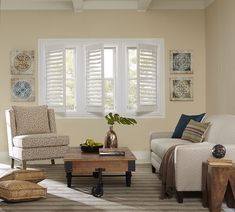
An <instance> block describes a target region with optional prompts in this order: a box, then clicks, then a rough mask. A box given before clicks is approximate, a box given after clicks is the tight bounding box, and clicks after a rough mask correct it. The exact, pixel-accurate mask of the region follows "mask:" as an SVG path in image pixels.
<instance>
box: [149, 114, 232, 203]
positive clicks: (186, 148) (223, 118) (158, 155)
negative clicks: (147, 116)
mask: <svg viewBox="0 0 235 212" xmlns="http://www.w3.org/2000/svg"><path fill="white" fill-rule="evenodd" d="M205 122H210V123H211V125H210V128H209V130H208V132H207V135H206V138H205V141H204V142H203V143H192V142H190V141H186V140H182V139H175V138H171V135H172V133H170V132H167V133H159V132H158V133H156V132H155V133H151V135H150V147H151V163H152V171H153V172H155V171H157V172H158V171H159V167H160V164H161V160H162V158H163V156H164V154H165V153H166V151H167V150H168V148H169V147H171V146H173V145H176V144H184V145H179V146H177V147H176V148H175V152H174V153H175V184H176V194H177V200H178V202H180V203H182V202H183V192H184V191H201V184H202V182H201V175H202V162H203V161H206V160H207V159H208V157H210V156H212V154H211V149H212V148H213V146H214V145H215V144H222V145H224V146H225V147H226V155H225V158H229V159H232V160H233V161H235V115H212V116H208V117H207V118H206V119H205Z"/></svg>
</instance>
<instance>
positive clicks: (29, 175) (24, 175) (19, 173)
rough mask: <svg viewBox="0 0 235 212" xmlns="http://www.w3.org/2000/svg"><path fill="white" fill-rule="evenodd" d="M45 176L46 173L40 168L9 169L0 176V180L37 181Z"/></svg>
mask: <svg viewBox="0 0 235 212" xmlns="http://www.w3.org/2000/svg"><path fill="white" fill-rule="evenodd" d="M46 177H47V173H46V171H44V170H42V169H29V168H28V169H27V170H26V169H16V170H14V169H13V170H12V169H11V170H9V171H7V172H5V173H3V174H2V175H1V176H0V182H2V181H6V180H24V181H30V182H33V183H38V182H40V181H42V180H44V179H46Z"/></svg>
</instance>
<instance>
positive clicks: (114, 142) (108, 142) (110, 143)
mask: <svg viewBox="0 0 235 212" xmlns="http://www.w3.org/2000/svg"><path fill="white" fill-rule="evenodd" d="M105 119H106V120H107V123H108V124H109V125H110V127H109V131H108V132H107V136H106V138H105V143H104V146H105V148H117V147H118V139H117V134H116V133H115V132H114V130H113V125H114V124H115V123H118V124H123V125H134V124H137V122H136V120H135V119H133V118H126V117H121V116H119V114H117V113H115V114H114V115H113V114H112V113H109V114H108V115H106V116H105Z"/></svg>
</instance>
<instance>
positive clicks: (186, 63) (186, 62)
mask: <svg viewBox="0 0 235 212" xmlns="http://www.w3.org/2000/svg"><path fill="white" fill-rule="evenodd" d="M171 73H172V74H192V73H193V70H192V51H179V50H172V51H171Z"/></svg>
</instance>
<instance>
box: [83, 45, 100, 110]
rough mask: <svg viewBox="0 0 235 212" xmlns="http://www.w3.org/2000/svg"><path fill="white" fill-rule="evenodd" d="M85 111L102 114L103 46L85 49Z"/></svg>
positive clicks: (92, 46) (90, 46)
mask: <svg viewBox="0 0 235 212" xmlns="http://www.w3.org/2000/svg"><path fill="white" fill-rule="evenodd" d="M86 109H87V111H88V112H92V113H103V112H104V46H103V44H94V45H89V46H87V47H86Z"/></svg>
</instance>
